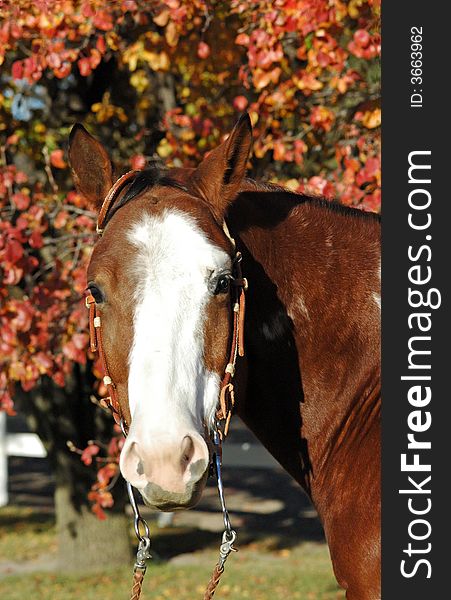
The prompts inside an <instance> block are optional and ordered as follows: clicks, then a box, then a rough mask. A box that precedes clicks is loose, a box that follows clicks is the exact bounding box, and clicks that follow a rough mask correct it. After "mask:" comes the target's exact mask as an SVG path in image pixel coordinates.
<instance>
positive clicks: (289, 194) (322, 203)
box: [240, 178, 381, 222]
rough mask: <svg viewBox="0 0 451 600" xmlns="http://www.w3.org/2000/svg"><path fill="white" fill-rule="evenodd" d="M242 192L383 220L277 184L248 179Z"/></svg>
mask: <svg viewBox="0 0 451 600" xmlns="http://www.w3.org/2000/svg"><path fill="white" fill-rule="evenodd" d="M240 191H241V192H254V193H255V192H263V193H264V192H272V193H281V194H284V198H285V199H286V200H291V201H292V202H293V203H294V204H304V203H310V204H312V205H314V206H318V207H320V208H326V209H328V210H330V211H333V212H337V213H339V214H342V215H346V216H350V217H356V218H362V219H370V220H375V221H379V222H380V220H381V216H380V215H379V214H378V213H374V212H370V211H365V210H360V209H358V208H354V207H352V206H345V205H344V204H340V202H338V201H337V200H328V199H327V198H324V197H323V196H307V195H305V194H303V193H301V192H294V191H292V190H289V189H287V188H285V187H283V185H279V184H277V183H266V182H260V181H255V180H254V179H248V178H246V179H245V180H244V182H243V185H242V187H241V189H240Z"/></svg>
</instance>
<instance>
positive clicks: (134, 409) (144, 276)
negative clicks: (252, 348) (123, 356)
mask: <svg viewBox="0 0 451 600" xmlns="http://www.w3.org/2000/svg"><path fill="white" fill-rule="evenodd" d="M128 239H129V241H130V242H131V243H132V244H133V245H134V246H135V247H136V248H137V249H138V253H137V257H136V262H135V264H134V265H133V268H134V269H136V271H137V275H138V280H139V282H140V284H139V287H138V289H137V291H136V297H135V302H136V310H135V316H134V339H133V345H132V349H131V353H130V371H129V379H128V382H129V383H128V393H129V405H130V412H131V415H132V429H133V430H134V432H135V434H138V435H139V432H138V431H137V429H138V428H139V431H140V432H142V434H143V435H144V436H145V437H147V436H149V434H151V433H158V434H161V433H176V432H180V431H183V430H187V429H193V428H194V429H195V430H197V431H198V432H199V433H201V432H202V430H203V423H204V422H205V423H207V425H208V426H210V425H211V424H212V420H213V417H214V412H215V408H216V404H217V401H218V394H219V384H220V379H219V376H218V375H217V374H216V373H213V372H210V371H207V369H206V368H205V364H204V358H203V350H204V323H205V318H206V315H205V312H206V305H207V302H208V300H209V297H210V294H211V292H209V289H208V281H209V279H210V277H211V275H212V273H213V272H215V271H218V270H223V269H225V268H229V267H230V259H229V257H228V255H227V254H226V252H224V251H223V250H222V249H220V248H219V247H217V246H215V245H213V244H212V243H211V242H210V241H209V240H208V239H207V237H206V235H205V234H204V233H203V231H202V230H201V229H200V228H199V227H198V226H197V224H196V222H195V221H194V220H193V219H191V218H190V217H189V216H188V215H187V214H185V213H182V212H179V211H176V210H171V211H165V212H163V214H162V215H159V216H150V215H146V216H145V217H144V219H143V220H142V222H140V223H139V224H136V225H135V226H134V227H133V229H132V231H131V232H130V233H129V235H128Z"/></svg>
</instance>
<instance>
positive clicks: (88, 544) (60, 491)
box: [55, 486, 132, 572]
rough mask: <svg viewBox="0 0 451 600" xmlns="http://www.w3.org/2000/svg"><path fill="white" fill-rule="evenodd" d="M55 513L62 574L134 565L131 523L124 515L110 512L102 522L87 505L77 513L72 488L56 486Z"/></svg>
mask: <svg viewBox="0 0 451 600" xmlns="http://www.w3.org/2000/svg"><path fill="white" fill-rule="evenodd" d="M55 509H56V526H57V531H58V544H59V554H58V562H59V569H60V571H65V572H69V571H83V572H86V571H94V570H101V569H103V568H105V567H107V566H108V567H110V566H111V567H112V566H122V565H124V564H127V563H128V562H131V557H132V555H131V545H130V539H129V536H128V525H129V524H130V521H129V519H127V517H126V515H125V513H124V512H121V513H117V512H109V513H108V518H107V519H106V520H105V521H101V520H100V519H98V518H97V517H96V516H95V515H94V514H93V513H92V512H91V511H90V509H89V507H88V506H86V505H84V506H81V507H80V508H79V509H78V510H77V509H76V508H75V507H74V506H73V504H72V501H71V490H70V488H69V486H57V488H56V491H55Z"/></svg>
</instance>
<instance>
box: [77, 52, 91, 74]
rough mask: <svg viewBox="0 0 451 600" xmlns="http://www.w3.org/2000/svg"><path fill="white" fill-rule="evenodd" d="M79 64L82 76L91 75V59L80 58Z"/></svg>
mask: <svg viewBox="0 0 451 600" xmlns="http://www.w3.org/2000/svg"><path fill="white" fill-rule="evenodd" d="M77 65H78V69H79V71H80V75H81V76H82V77H87V76H88V75H91V61H90V60H89V58H86V57H85V58H80V60H79V61H78V62H77Z"/></svg>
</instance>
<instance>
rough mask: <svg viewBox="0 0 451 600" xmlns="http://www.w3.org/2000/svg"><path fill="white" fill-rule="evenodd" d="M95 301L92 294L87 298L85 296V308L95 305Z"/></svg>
mask: <svg viewBox="0 0 451 600" xmlns="http://www.w3.org/2000/svg"><path fill="white" fill-rule="evenodd" d="M95 303H96V301H95V300H94V296H93V295H92V294H89V295H88V296H85V306H86V308H88V309H89V308H90V306H91V304H95Z"/></svg>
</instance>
